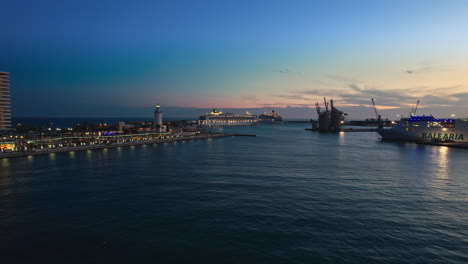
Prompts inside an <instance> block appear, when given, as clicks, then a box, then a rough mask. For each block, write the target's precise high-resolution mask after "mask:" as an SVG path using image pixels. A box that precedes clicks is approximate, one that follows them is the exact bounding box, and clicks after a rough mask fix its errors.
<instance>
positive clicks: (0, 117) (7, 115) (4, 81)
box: [0, 72, 11, 131]
mask: <svg viewBox="0 0 468 264" xmlns="http://www.w3.org/2000/svg"><path fill="white" fill-rule="evenodd" d="M9 76H10V74H9V73H8V72H0V131H1V130H11V99H10V78H9Z"/></svg>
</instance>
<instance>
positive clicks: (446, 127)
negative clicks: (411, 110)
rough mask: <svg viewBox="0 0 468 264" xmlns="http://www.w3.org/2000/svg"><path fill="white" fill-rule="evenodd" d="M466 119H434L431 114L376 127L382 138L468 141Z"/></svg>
mask: <svg viewBox="0 0 468 264" xmlns="http://www.w3.org/2000/svg"><path fill="white" fill-rule="evenodd" d="M465 130H468V119H444V118H442V119H436V118H434V117H433V116H411V117H410V118H402V119H401V121H400V122H399V123H398V124H397V125H396V126H394V127H392V128H390V129H385V128H383V129H378V130H377V132H379V134H380V135H381V136H382V139H383V140H403V141H418V142H428V143H463V144H466V143H468V137H466V136H468V134H467V135H466V136H465Z"/></svg>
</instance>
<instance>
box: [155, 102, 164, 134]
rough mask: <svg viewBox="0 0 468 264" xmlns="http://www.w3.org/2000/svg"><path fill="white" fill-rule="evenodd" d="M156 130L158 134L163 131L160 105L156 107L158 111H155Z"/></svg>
mask: <svg viewBox="0 0 468 264" xmlns="http://www.w3.org/2000/svg"><path fill="white" fill-rule="evenodd" d="M154 130H155V131H156V132H157V133H161V131H162V112H161V109H159V104H157V105H156V110H154Z"/></svg>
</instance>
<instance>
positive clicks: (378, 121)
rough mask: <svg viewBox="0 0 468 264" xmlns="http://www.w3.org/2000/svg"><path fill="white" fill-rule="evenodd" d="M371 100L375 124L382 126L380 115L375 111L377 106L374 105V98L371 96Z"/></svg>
mask: <svg viewBox="0 0 468 264" xmlns="http://www.w3.org/2000/svg"><path fill="white" fill-rule="evenodd" d="M371 101H372V105H373V106H374V111H375V117H376V120H377V126H378V128H383V124H382V117H381V115H379V113H378V112H377V107H376V106H375V102H374V98H371Z"/></svg>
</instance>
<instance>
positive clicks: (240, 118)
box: [198, 109, 259, 126]
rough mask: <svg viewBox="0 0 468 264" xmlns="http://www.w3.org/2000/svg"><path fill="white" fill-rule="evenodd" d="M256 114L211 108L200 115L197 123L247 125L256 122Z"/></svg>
mask: <svg viewBox="0 0 468 264" xmlns="http://www.w3.org/2000/svg"><path fill="white" fill-rule="evenodd" d="M258 121H259V120H258V118H257V115H254V114H251V113H249V112H245V114H240V115H237V114H233V113H223V112H220V111H218V110H217V109H213V111H211V113H206V114H204V115H201V116H200V118H199V119H198V124H199V125H201V126H249V125H254V124H257V123H258Z"/></svg>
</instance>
